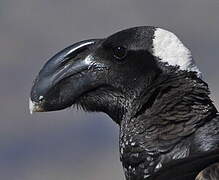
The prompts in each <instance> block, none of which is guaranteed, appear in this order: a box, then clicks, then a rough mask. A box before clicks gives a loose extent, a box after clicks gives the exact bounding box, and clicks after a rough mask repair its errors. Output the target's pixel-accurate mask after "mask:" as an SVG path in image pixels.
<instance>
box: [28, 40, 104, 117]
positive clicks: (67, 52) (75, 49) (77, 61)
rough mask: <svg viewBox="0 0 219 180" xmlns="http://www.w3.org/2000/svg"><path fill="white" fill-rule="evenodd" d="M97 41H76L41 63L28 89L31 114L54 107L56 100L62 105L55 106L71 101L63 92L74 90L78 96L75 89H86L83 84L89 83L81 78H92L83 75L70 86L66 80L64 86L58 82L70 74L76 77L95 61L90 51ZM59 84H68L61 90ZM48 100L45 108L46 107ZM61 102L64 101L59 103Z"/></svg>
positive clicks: (62, 106)
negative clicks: (66, 89) (42, 65)
mask: <svg viewBox="0 0 219 180" xmlns="http://www.w3.org/2000/svg"><path fill="white" fill-rule="evenodd" d="M99 41H100V40H93V39H92V40H86V41H82V42H78V43H76V44H74V45H72V46H69V47H67V48H65V49H64V50H62V51H61V52H59V53H57V54H56V55H55V56H53V57H52V58H51V59H50V60H49V61H48V62H47V63H46V64H45V65H44V67H43V68H42V69H41V71H40V72H39V75H38V76H37V78H36V80H35V82H34V85H33V87H32V90H31V97H30V104H29V108H30V112H31V113H32V112H40V111H50V110H56V109H54V108H52V106H54V105H55V104H56V103H58V104H59V105H60V104H61V106H60V107H57V108H59V109H63V108H64V107H65V106H67V105H69V104H70V101H69V102H68V103H67V102H66V99H65V98H67V96H66V95H65V94H64V93H69V91H75V92H74V93H75V95H77V90H80V91H82V88H85V87H84V85H83V84H89V82H84V81H89V80H91V79H90V78H88V77H85V78H82V79H76V80H77V81H76V80H74V81H73V82H72V83H73V84H72V85H69V83H67V82H65V84H64V85H62V84H61V85H60V83H61V82H64V81H65V80H66V79H68V78H69V77H72V76H76V75H78V74H80V73H81V72H83V71H86V70H87V69H89V68H90V67H91V66H92V65H94V64H95V62H94V59H93V57H92V55H91V53H90V52H91V49H92V48H94V46H95V45H96V44H97V43H98V42H99ZM59 85H60V86H68V89H69V90H68V91H66V92H61V91H60V90H59V89H60V87H59ZM79 86H80V87H79ZM69 98H70V95H69ZM48 101H49V103H48V104H47V106H48V107H45V104H46V103H47V102H48ZM64 101H65V103H62V102H64ZM66 103H67V104H66Z"/></svg>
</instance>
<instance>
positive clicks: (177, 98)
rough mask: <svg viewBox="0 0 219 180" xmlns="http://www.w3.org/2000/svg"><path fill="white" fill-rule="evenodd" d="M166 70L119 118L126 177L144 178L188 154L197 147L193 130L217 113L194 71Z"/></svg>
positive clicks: (204, 85)
mask: <svg viewBox="0 0 219 180" xmlns="http://www.w3.org/2000/svg"><path fill="white" fill-rule="evenodd" d="M170 74H172V73H170ZM170 74H168V75H162V76H160V77H158V78H157V80H156V81H155V83H154V84H152V85H151V86H150V87H149V88H147V91H145V92H143V93H142V94H141V96H139V99H135V100H134V101H133V104H134V105H133V107H136V108H135V109H133V111H132V112H129V113H128V114H127V115H126V116H124V119H123V120H122V122H121V134H120V150H121V160H122V161H123V165H124V168H125V171H126V176H127V177H128V176H130V177H134V176H135V174H142V177H145V178H147V177H149V176H150V174H151V173H153V172H155V171H157V170H159V169H160V168H161V167H162V166H163V165H164V164H166V163H168V162H170V161H172V160H174V159H182V158H186V157H189V156H192V155H193V153H195V152H196V151H198V147H196V146H195V143H193V142H192V141H194V134H195V133H196V131H198V130H199V129H200V128H201V127H203V126H205V125H206V124H207V123H208V122H209V121H211V120H212V119H213V118H214V117H216V115H217V110H216V108H215V107H214V105H213V104H212V101H211V100H210V98H209V90H208V86H207V84H206V83H205V82H204V81H202V80H201V79H199V78H197V76H196V74H195V73H193V72H191V73H188V72H186V73H185V72H184V71H182V72H181V73H177V74H174V75H170ZM139 102H140V103H139ZM203 151H204V149H203ZM133 154H134V155H135V156H134V155H133ZM132 155H133V156H132ZM130 167H131V168H130ZM133 167H134V168H133ZM139 167H141V168H139ZM129 169H130V170H129ZM139 169H144V170H145V171H144V172H141V170H139ZM137 171H139V172H137Z"/></svg>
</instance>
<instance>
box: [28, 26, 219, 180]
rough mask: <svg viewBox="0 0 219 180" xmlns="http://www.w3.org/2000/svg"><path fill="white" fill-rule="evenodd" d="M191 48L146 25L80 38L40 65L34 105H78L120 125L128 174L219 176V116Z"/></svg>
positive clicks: (204, 179) (135, 179)
mask: <svg viewBox="0 0 219 180" xmlns="http://www.w3.org/2000/svg"><path fill="white" fill-rule="evenodd" d="M209 94H210V91H209V88H208V85H207V83H205V82H204V81H203V80H202V75H201V72H200V71H199V69H198V68H197V66H196V64H195V62H194V60H193V58H192V55H191V52H190V50H189V49H188V48H187V47H186V46H185V45H184V44H183V43H182V41H180V40H179V38H178V37H177V36H176V35H175V34H173V33H171V32H169V31H167V30H164V29H161V28H158V27H152V26H141V27H134V28H130V29H126V30H123V31H120V32H117V33H115V34H113V35H111V36H109V37H107V38H103V39H90V40H85V41H81V42H78V43H75V44H73V45H71V46H69V47H67V48H65V49H64V50H62V51H61V52H59V53H57V54H56V55H55V56H53V57H52V58H51V59H50V60H49V61H48V62H47V63H46V64H45V65H44V67H43V68H42V69H41V70H40V72H39V74H38V76H37V77H36V79H35V81H34V84H33V87H32V90H31V95H30V111H31V113H32V112H45V111H55V110H61V109H65V108H67V107H70V106H74V105H75V106H80V107H82V108H83V109H84V110H85V111H92V112H93V111H99V112H104V113H106V114H108V115H109V116H110V117H111V118H112V120H113V121H114V122H116V123H117V124H118V125H119V127H120V137H119V145H120V159H121V161H122V165H123V168H124V173H125V176H126V179H127V180H143V179H151V180H161V179H162V180H171V179H172V180H194V179H197V180H216V179H219V168H218V167H219V164H217V162H219V154H218V145H219V121H218V120H219V117H218V115H217V110H216V108H215V106H214V105H213V103H212V100H211V99H210V97H209Z"/></svg>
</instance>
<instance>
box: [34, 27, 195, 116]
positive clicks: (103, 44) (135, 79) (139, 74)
mask: <svg viewBox="0 0 219 180" xmlns="http://www.w3.org/2000/svg"><path fill="white" fill-rule="evenodd" d="M168 38H169V39H168ZM168 43H169V44H170V46H171V48H172V49H173V48H176V49H175V51H173V50H172V49H170V47H168V45H169V44H168ZM177 43H178V44H177ZM180 43H181V42H180V41H179V40H178V39H177V38H176V37H175V36H174V35H173V34H171V33H169V32H167V31H164V30H158V29H156V28H154V27H136V28H131V29H127V30H123V31H120V32H118V33H115V34H113V35H112V36H110V37H108V38H106V39H94V40H86V41H82V42H79V43H76V44H74V45H72V46H70V47H67V48H65V49H64V50H62V51H61V52H59V53H57V54H56V55H55V56H54V57H52V58H51V59H50V60H49V61H48V62H47V63H46V64H45V65H44V67H43V68H42V69H41V71H40V72H39V74H38V76H37V78H36V80H35V82H34V85H33V87H32V90H31V97H30V110H31V112H32V111H55V110H60V109H64V108H67V107H69V106H72V105H74V104H77V105H81V106H82V107H83V108H84V109H86V110H90V111H103V112H107V110H106V108H107V107H111V108H112V107H113V108H117V104H118V103H119V102H120V103H126V102H124V101H125V100H128V99H130V98H135V96H138V95H139V93H140V91H142V90H143V89H145V88H146V87H147V86H149V85H150V84H151V82H152V81H153V80H154V78H155V77H156V76H157V75H158V74H160V73H161V72H162V70H161V68H160V66H158V63H157V62H158V61H157V59H160V60H161V61H165V59H162V58H166V59H169V60H170V61H169V62H168V63H169V64H170V65H177V66H181V67H182V68H184V69H185V68H187V67H188V70H189V68H190V69H192V68H194V67H195V66H193V64H192V63H191V60H190V59H186V58H187V55H189V54H188V53H187V51H186V50H187V49H185V48H184V49H183V48H182V49H183V50H184V51H182V50H181V49H180V53H181V54H180V53H177V51H178V49H179V48H180V47H181V46H182V45H181V44H180ZM182 47H183V46H182ZM177 48H178V49H177ZM165 49H167V50H168V49H170V50H168V51H165ZM182 52H183V53H184V52H185V53H184V54H182ZM177 54H179V55H180V57H177ZM173 55H174V56H173ZM181 56H182V57H184V56H185V57H186V58H184V59H185V62H183V61H180V60H179V59H180V58H181V59H182V57H181ZM173 57H174V58H175V59H176V60H177V61H176V62H175V61H173ZM188 62H189V63H188ZM186 65H187V66H186ZM122 99H123V100H122Z"/></svg>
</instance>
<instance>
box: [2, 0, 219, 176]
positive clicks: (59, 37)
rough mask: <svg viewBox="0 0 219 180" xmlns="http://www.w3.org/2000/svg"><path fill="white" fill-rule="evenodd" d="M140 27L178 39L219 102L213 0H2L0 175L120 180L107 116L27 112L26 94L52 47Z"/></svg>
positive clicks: (218, 4) (218, 20) (217, 9)
mask: <svg viewBox="0 0 219 180" xmlns="http://www.w3.org/2000/svg"><path fill="white" fill-rule="evenodd" d="M139 25H154V26H160V27H163V28H166V29H169V30H171V31H173V32H175V33H176V34H177V35H178V36H179V37H180V38H181V39H182V40H183V42H184V43H185V44H186V45H187V46H188V47H189V48H190V49H191V50H192V53H193V56H194V59H195V60H196V62H197V64H198V66H199V67H200V69H201V70H202V72H203V74H204V79H205V80H206V81H207V82H208V83H209V86H210V89H211V91H212V95H211V96H212V98H213V99H214V101H215V105H216V106H217V107H218V105H219V79H218V77H219V70H218V66H219V35H218V34H219V1H218V0H208V1H207V0H184V1H176V0H136V1H133V0H80V1H79V0H78V1H76V0H62V1H59V0H16V1H15V0H5V1H4V0H0V115H1V116H0V179H3V180H60V179H61V180H87V179H89V180H102V179H104V180H113V179H114V180H124V176H123V172H122V167H121V164H120V161H119V148H118V134H119V129H118V127H117V125H116V124H115V123H113V122H112V120H111V119H110V118H109V117H107V116H106V115H104V114H101V113H96V114H89V113H84V112H81V111H76V110H75V109H68V110H64V111H59V112H52V113H39V114H34V115H30V114H29V110H28V97H29V92H30V88H31V86H32V82H33V79H34V78H35V76H36V74H37V73H38V71H39V69H40V68H41V67H42V65H43V64H44V63H45V61H46V60H47V59H48V58H50V57H51V56H52V55H54V54H55V53H56V52H57V51H59V50H61V49H63V48H64V47H66V46H68V45H70V44H72V43H74V42H76V41H80V40H84V39H89V38H99V37H100V38H101V37H105V36H108V35H110V34H112V33H114V32H116V31H118V30H121V29H125V28H128V27H132V26H139Z"/></svg>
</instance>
